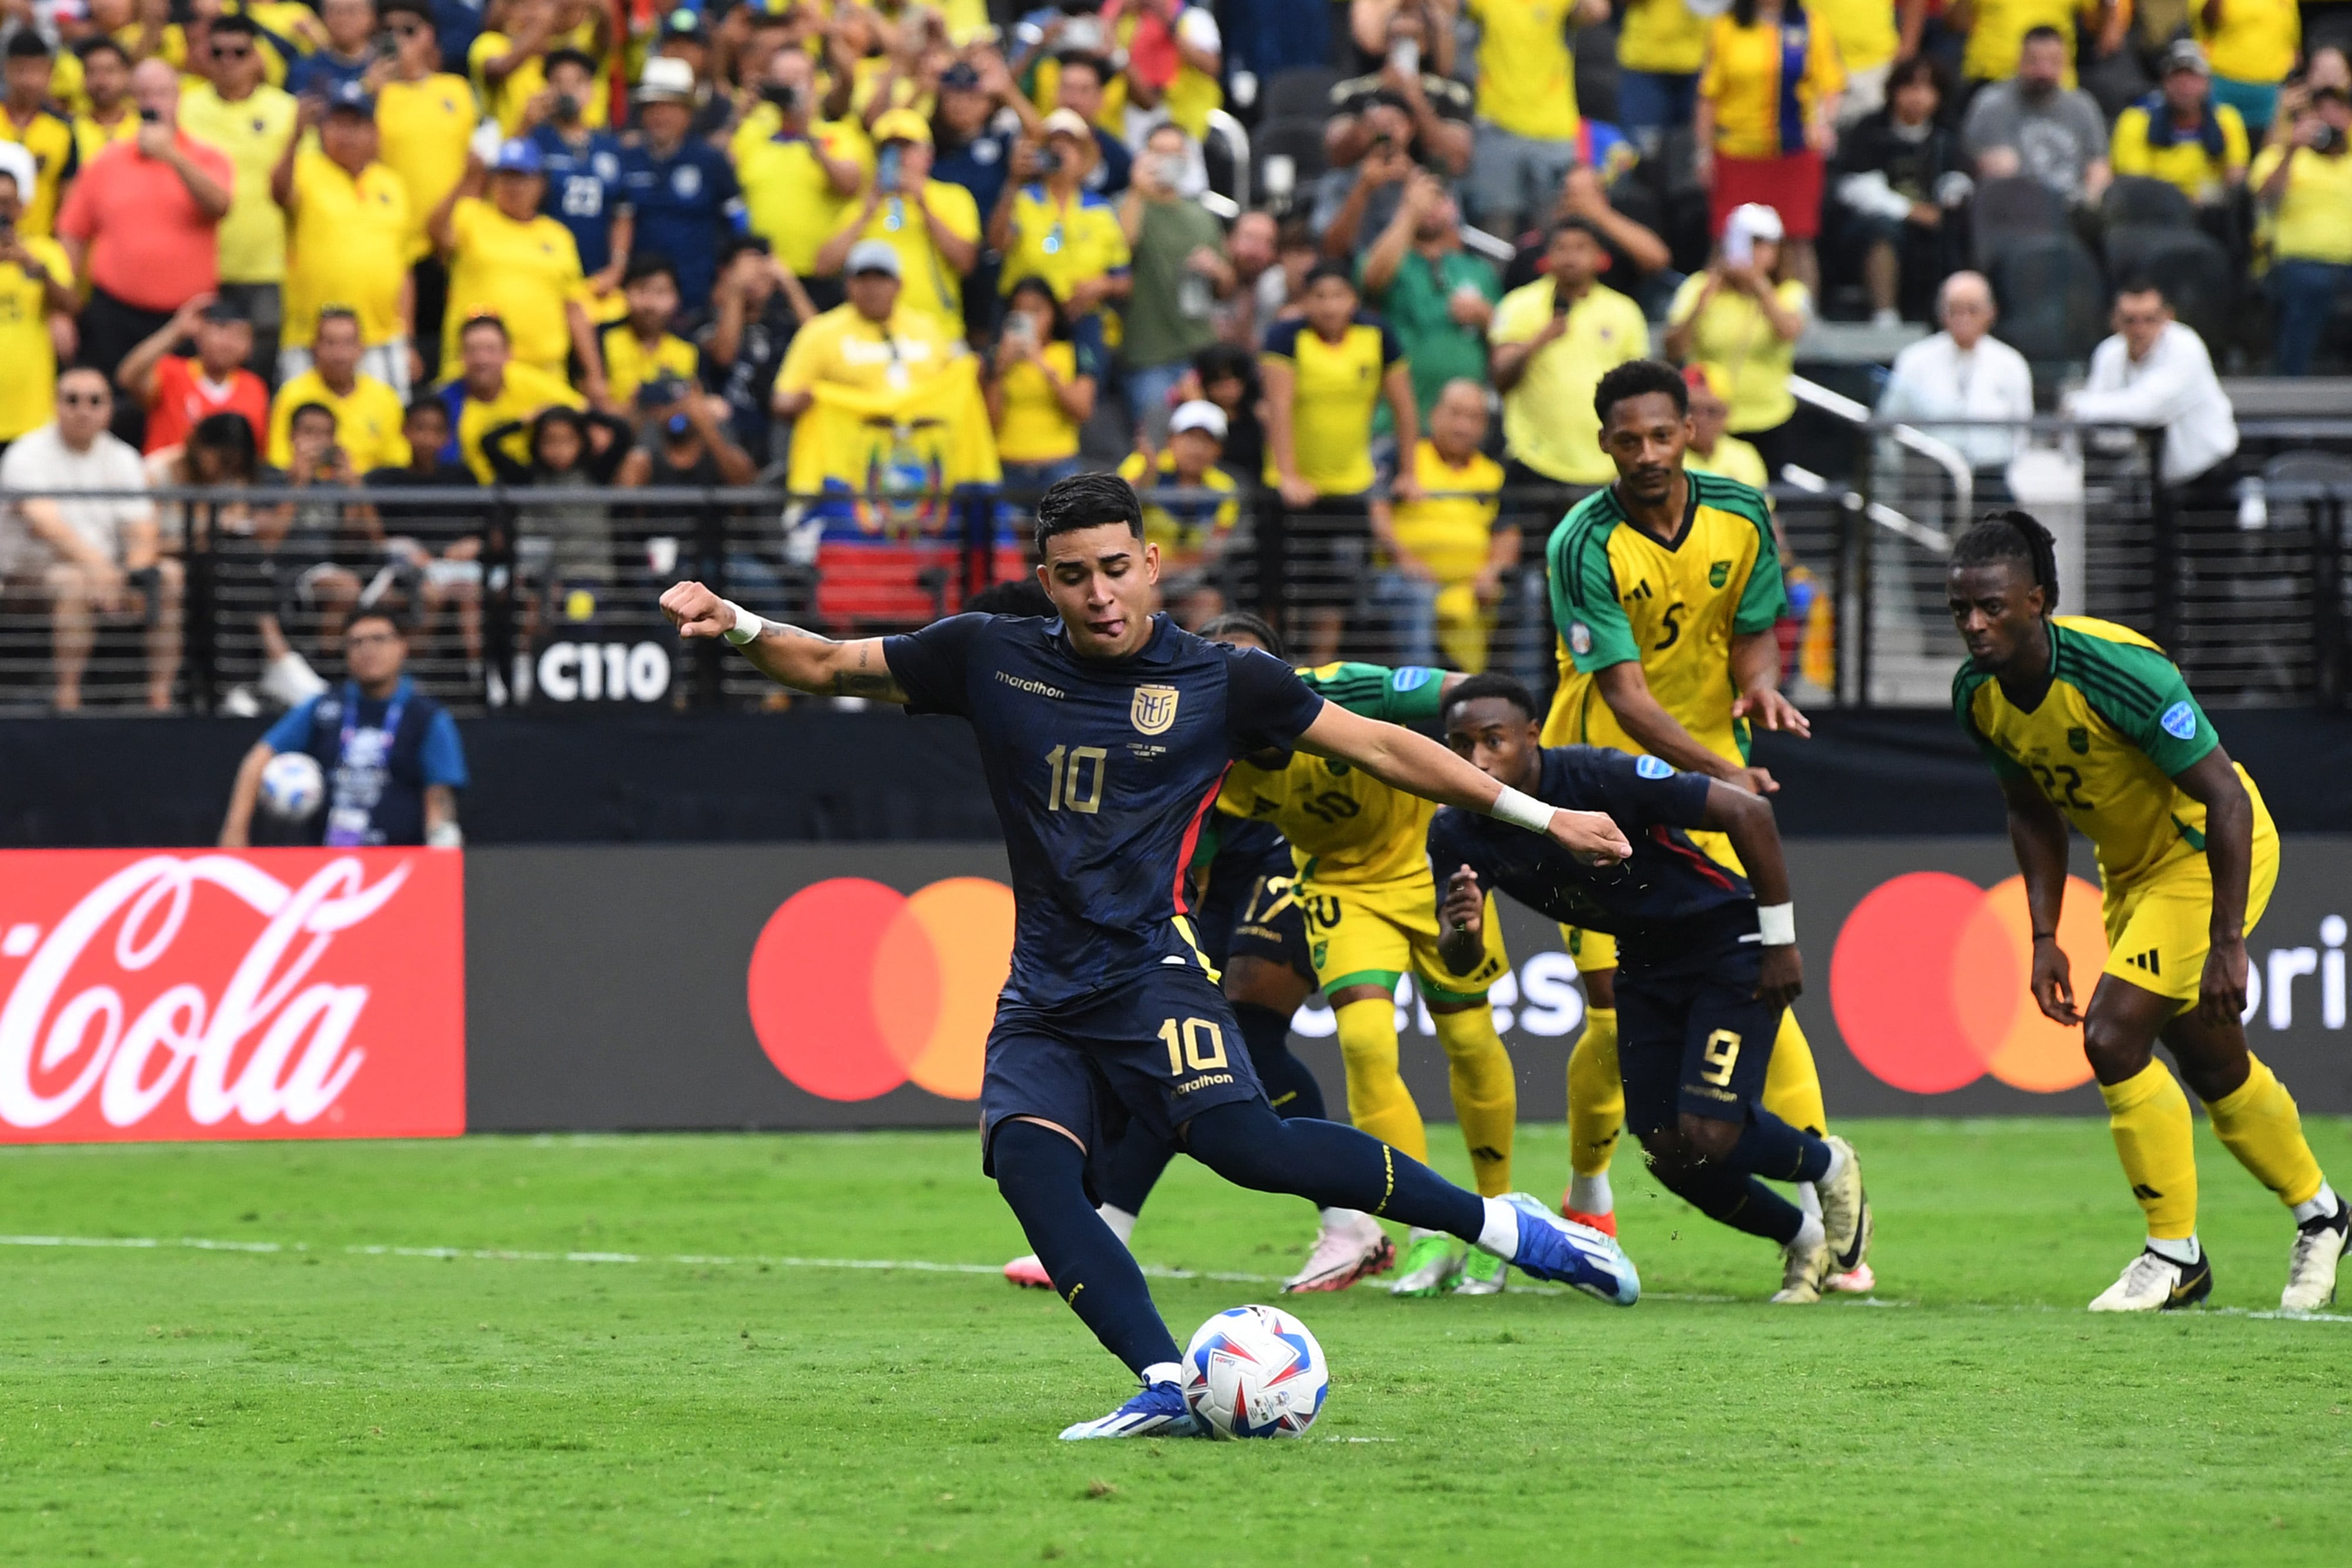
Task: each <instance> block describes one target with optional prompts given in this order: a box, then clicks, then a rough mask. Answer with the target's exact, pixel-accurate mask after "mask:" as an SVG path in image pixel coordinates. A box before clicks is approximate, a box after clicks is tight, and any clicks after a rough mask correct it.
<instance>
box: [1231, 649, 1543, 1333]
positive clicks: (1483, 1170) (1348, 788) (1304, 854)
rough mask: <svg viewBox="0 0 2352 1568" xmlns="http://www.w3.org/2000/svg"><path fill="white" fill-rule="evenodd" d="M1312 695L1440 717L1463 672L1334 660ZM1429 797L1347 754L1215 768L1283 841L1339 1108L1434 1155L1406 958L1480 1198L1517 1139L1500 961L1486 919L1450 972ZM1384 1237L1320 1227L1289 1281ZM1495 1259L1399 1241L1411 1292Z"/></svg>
mask: <svg viewBox="0 0 2352 1568" xmlns="http://www.w3.org/2000/svg"><path fill="white" fill-rule="evenodd" d="M1298 674H1299V678H1300V679H1302V680H1304V681H1305V682H1306V683H1307V686H1308V687H1309V688H1310V689H1312V690H1313V691H1315V692H1316V693H1317V694H1318V695H1321V696H1323V697H1326V698H1328V699H1329V700H1330V701H1332V702H1335V703H1338V704H1339V705H1340V706H1343V707H1346V708H1348V709H1349V711H1351V712H1354V713H1357V714H1360V715H1363V716H1367V717H1370V718H1378V719H1385V720H1387V721H1389V722H1391V723H1394V724H1408V723H1417V722H1422V721H1434V720H1435V719H1436V718H1437V716H1438V707H1439V703H1440V701H1441V700H1442V695H1443V694H1444V692H1445V691H1446V690H1447V689H1449V688H1450V687H1452V686H1454V685H1459V684H1460V683H1461V682H1462V681H1464V680H1465V679H1467V677H1466V676H1464V675H1460V674H1445V673H1444V672H1441V671H1438V670H1433V669H1427V668H1423V667H1420V666H1407V667H1405V668H1402V669H1393V670H1392V669H1389V668H1387V667H1385V666H1382V665H1380V664H1324V665H1321V666H1319V667H1318V668H1315V669H1310V670H1301V671H1299V672H1298ZM1436 809H1437V808H1436V807H1435V806H1434V805H1433V804H1431V803H1430V802H1429V801H1428V800H1424V799H1423V798H1422V797H1421V796H1419V795H1414V794H1410V793H1407V792H1405V791H1402V790H1399V789H1391V787H1390V786H1389V785H1387V784H1385V783H1382V782H1381V780H1380V779H1376V778H1374V777H1372V776H1371V775H1370V774H1368V773H1365V772H1362V771H1360V769H1358V768H1354V767H1352V766H1351V765H1350V764H1349V763H1348V762H1346V761H1344V760H1340V759H1335V758H1325V757H1317V756H1313V755H1310V754H1307V753H1303V752H1302V753H1298V754H1296V755H1293V754H1290V753H1287V752H1280V751H1277V752H1274V753H1271V754H1268V755H1262V756H1256V757H1249V758H1244V759H1243V760H1242V761H1240V762H1238V763H1236V764H1235V765H1234V769H1233V771H1232V772H1231V773H1229V774H1227V775H1226V776H1225V786H1224V789H1223V791H1222V792H1221V793H1220V794H1219V795H1218V797H1217V810H1218V812H1219V814H1221V815H1231V816H1234V817H1239V818H1244V819H1246V820H1248V821H1271V822H1272V823H1273V824H1274V825H1275V826H1276V827H1277V828H1279V829H1280V830H1281V831H1282V836H1283V837H1284V838H1285V839H1286V840H1287V841H1289V844H1290V850H1291V854H1292V856H1293V857H1294V859H1295V860H1296V862H1297V881H1296V883H1294V884H1293V886H1292V896H1293V898H1294V899H1295V900H1296V902H1297V904H1298V905H1299V907H1300V909H1301V911H1302V912H1303V913H1304V915H1305V917H1306V924H1307V943H1308V954H1309V956H1310V957H1311V958H1312V960H1313V963H1314V967H1315V975H1316V978H1317V981H1318V984H1319V985H1320V986H1321V988H1322V990H1323V995H1324V997H1325V998H1326V999H1327V1000H1328V1002H1329V1003H1330V1005H1331V1010H1332V1013H1333V1016H1334V1019H1335V1021H1336V1023H1337V1027H1338V1032H1339V1055H1340V1060H1341V1061H1342V1062H1343V1063H1344V1064H1345V1066H1346V1069H1347V1075H1348V1119H1349V1121H1351V1122H1353V1123H1354V1124H1356V1125H1357V1126H1358V1127H1360V1128H1361V1129H1362V1130H1363V1131H1365V1132H1367V1133H1370V1134H1372V1135H1373V1136H1374V1137H1376V1138H1378V1139H1380V1140H1381V1142H1383V1143H1385V1144H1388V1145H1391V1146H1392V1147H1395V1148H1397V1149H1401V1150H1402V1151H1403V1152H1404V1153H1406V1154H1408V1155H1412V1157H1413V1158H1414V1159H1416V1160H1426V1159H1428V1157H1429V1134H1428V1130H1427V1128H1426V1127H1425V1126H1424V1125H1423V1123H1422V1119H1421V1109H1420V1107H1419V1106H1417V1105H1415V1104H1414V1103H1413V1099H1412V1092H1411V1091H1410V1090H1408V1089H1407V1088H1406V1087H1405V1082H1404V1078H1403V1075H1402V1073H1401V1072H1399V1071H1398V1070H1397V1059H1398V1040H1397V1024H1396V988H1397V981H1398V980H1399V979H1400V978H1401V977H1402V976H1403V975H1404V974H1405V973H1406V972H1407V971H1408V970H1410V971H1411V972H1412V976H1413V979H1414V982H1415V985H1416V987H1417V988H1418V992H1419V997H1420V1002H1421V1005H1422V1006H1423V1007H1424V1008H1426V1009H1428V1012H1429V1016H1430V1021H1431V1023H1432V1025H1433V1027H1434V1028H1435V1030H1436V1031H1437V1039H1438V1043H1439V1044H1440V1045H1442V1046H1443V1047H1444V1051H1445V1061H1446V1074H1447V1080H1448V1087H1449V1088H1450V1090H1451V1091H1452V1095H1453V1101H1454V1119H1455V1120H1456V1121H1457V1122H1458V1123H1459V1124H1461V1128H1462V1141H1463V1143H1464V1144H1465V1145H1466V1146H1467V1147H1468V1149H1469V1152H1470V1168H1471V1172H1472V1178H1473V1182H1474V1184H1475V1186H1476V1187H1477V1189H1478V1191H1479V1192H1480V1194H1482V1195H1483V1196H1486V1197H1499V1196H1500V1195H1502V1194H1504V1193H1506V1192H1508V1191H1509V1190H1510V1187H1511V1142H1512V1134H1513V1132H1514V1130H1515V1128H1516V1127H1517V1122H1518V1109H1519V1095H1518V1082H1517V1076H1516V1074H1515V1073H1514V1072H1513V1071H1512V1068H1511V1058H1510V1053H1509V1052H1508V1051H1506V1050H1504V1048H1503V1040H1502V1037H1501V1036H1500V1035H1499V1034H1497V1033H1496V1030H1495V1019H1494V1013H1493V1011H1492V1009H1489V1008H1488V1006H1487V1003H1486V988H1487V987H1489V986H1490V985H1492V984H1493V983H1494V982H1495V981H1496V979H1497V978H1499V977H1501V976H1503V975H1504V974H1505V973H1507V972H1508V970H1509V968H1510V960H1509V958H1508V957H1507V955H1506V954H1505V953H1504V950H1503V943H1502V930H1501V926H1500V925H1499V923H1496V924H1492V925H1488V927H1487V931H1488V941H1487V946H1486V957H1485V960H1484V961H1483V962H1482V963H1480V964H1479V965H1478V966H1477V967H1476V968H1475V971H1474V972H1470V973H1466V974H1462V975H1455V974H1454V973H1452V972H1451V971H1449V970H1447V969H1446V968H1445V967H1444V965H1443V964H1442V963H1441V962H1440V961H1439V959H1438V956H1437V937H1438V926H1437V919H1436V908H1435V904H1436V886H1435V884H1434V883H1432V882H1431V881H1430V877H1429V855H1428V851H1427V841H1428V836H1429V819H1430V816H1431V814H1432V813H1433V812H1434V811H1435V810H1436ZM1391 1250H1392V1249H1391V1245H1390V1243H1389V1240H1388V1238H1387V1236H1386V1235H1385V1234H1384V1233H1383V1232H1382V1231H1381V1228H1380V1227H1379V1226H1378V1225H1377V1224H1375V1223H1372V1222H1371V1221H1370V1220H1369V1219H1367V1220H1366V1221H1365V1222H1364V1223H1363V1224H1362V1226H1361V1227H1360V1228H1358V1229H1356V1230H1354V1231H1352V1232H1351V1231H1348V1230H1340V1229H1334V1228H1328V1227H1327V1228H1325V1230H1324V1232H1323V1234H1322V1236H1321V1237H1320V1238H1319V1239H1318V1241H1317V1243H1316V1248H1315V1251H1314V1253H1313V1255H1312V1256H1310V1257H1309V1258H1308V1259H1307V1267H1306V1268H1305V1269H1303V1270H1300V1272H1299V1273H1298V1275H1297V1277H1296V1278H1294V1279H1293V1280H1292V1281H1290V1282H1289V1284H1288V1285H1286V1287H1285V1289H1286V1290H1291V1291H1339V1290H1345V1289H1346V1288H1347V1287H1348V1286H1349V1285H1351V1284H1353V1283H1354V1282H1355V1281H1358V1280H1360V1279H1361V1278H1363V1277H1364V1276H1365V1275H1366V1274H1367V1273H1368V1272H1370V1271H1372V1270H1373V1269H1374V1268H1375V1266H1376V1265H1379V1264H1382V1263H1385V1261H1386V1259H1387V1254H1389V1253H1390V1252H1391ZM1503 1272H1504V1270H1503V1266H1502V1261H1501V1260H1499V1259H1496V1258H1490V1257H1487V1256H1486V1255H1485V1254H1482V1253H1475V1252H1470V1253H1466V1254H1465V1249H1463V1248H1461V1247H1460V1246H1459V1245H1458V1244H1457V1243H1456V1242H1455V1240H1454V1238H1453V1237H1451V1236H1449V1235H1447V1234H1445V1233H1444V1231H1442V1230H1436V1229H1433V1228H1421V1229H1416V1230H1414V1231H1413V1232H1412V1235H1411V1236H1410V1237H1409V1238H1408V1239H1407V1240H1406V1243H1405V1255H1404V1265H1403V1272H1402V1274H1401V1275H1400V1276H1399V1277H1398V1279H1397V1282H1396V1284H1395V1285H1394V1286H1393V1287H1392V1288H1393V1289H1394V1291H1396V1293H1397V1294H1399V1295H1405V1296H1437V1295H1444V1294H1446V1293H1447V1292H1449V1291H1456V1292H1458V1293H1461V1294H1464V1295H1472V1296H1486V1295H1494V1294H1496V1293H1497V1292H1498V1291H1501V1290H1502V1289H1503Z"/></svg>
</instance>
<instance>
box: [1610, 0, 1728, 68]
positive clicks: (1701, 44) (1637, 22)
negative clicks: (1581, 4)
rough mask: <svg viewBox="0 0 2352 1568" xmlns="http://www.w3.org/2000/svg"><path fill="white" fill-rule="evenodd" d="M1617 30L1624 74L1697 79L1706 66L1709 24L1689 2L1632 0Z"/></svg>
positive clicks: (1618, 23)
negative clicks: (1642, 73) (1707, 27)
mask: <svg viewBox="0 0 2352 1568" xmlns="http://www.w3.org/2000/svg"><path fill="white" fill-rule="evenodd" d="M1617 29H1618V30H1617V65H1618V68H1619V69H1621V70H1629V71H1654V72H1656V73H1658V74H1659V75H1662V76H1696V75H1697V74H1698V69H1699V68H1700V67H1701V66H1703V65H1705V64H1706V22H1705V21H1704V20H1702V19H1701V18H1700V16H1699V15H1698V13H1697V12H1696V11H1693V10H1692V9H1691V8H1690V6H1689V5H1688V4H1687V3H1686V0H1632V4H1630V5H1627V6H1626V7H1625V8H1624V9H1623V10H1622V11H1621V12H1620V13H1618V22H1617Z"/></svg>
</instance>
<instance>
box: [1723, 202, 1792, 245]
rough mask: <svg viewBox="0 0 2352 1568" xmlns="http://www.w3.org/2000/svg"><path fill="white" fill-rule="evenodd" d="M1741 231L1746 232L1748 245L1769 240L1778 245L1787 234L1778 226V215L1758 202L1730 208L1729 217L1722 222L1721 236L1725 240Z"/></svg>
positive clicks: (1744, 203)
mask: <svg viewBox="0 0 2352 1568" xmlns="http://www.w3.org/2000/svg"><path fill="white" fill-rule="evenodd" d="M1742 229H1745V230H1746V231H1747V233H1748V244H1750V245H1753V244H1755V243H1756V242H1757V241H1758V240H1769V241H1770V242H1771V243H1773V244H1774V245H1778V244H1780V239H1781V236H1782V235H1784V234H1785V233H1786V232H1787V231H1786V230H1784V229H1783V228H1782V227H1781V226H1780V214H1779V213H1777V212H1775V211H1773V210H1772V209H1771V208H1770V207H1768V206H1766V205H1764V204H1762V203H1760V202H1743V203H1741V204H1739V205H1738V206H1736V207H1734V208H1732V209H1731V215H1730V216H1729V217H1727V218H1726V219H1724V220H1723V236H1724V238H1726V239H1729V238H1730V237H1731V235H1733V234H1734V233H1735V232H1737V231H1738V230H1742Z"/></svg>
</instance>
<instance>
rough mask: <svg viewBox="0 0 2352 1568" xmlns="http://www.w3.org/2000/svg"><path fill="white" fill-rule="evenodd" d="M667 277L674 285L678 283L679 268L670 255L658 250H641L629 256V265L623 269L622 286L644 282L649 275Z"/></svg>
mask: <svg viewBox="0 0 2352 1568" xmlns="http://www.w3.org/2000/svg"><path fill="white" fill-rule="evenodd" d="M648 277H667V278H668V279H669V280H670V283H671V285H672V286H673V287H675V286H676V284H677V267H676V266H674V265H673V264H672V263H671V261H670V259H669V257H667V256H664V255H663V254H662V253H661V252H659V251H657V250H641V251H638V252H636V253H635V254H634V255H632V256H630V257H629V265H628V266H627V267H624V268H622V270H621V287H624V288H626V287H628V286H629V285H631V284H632V283H643V282H644V281H645V280H646V278H648Z"/></svg>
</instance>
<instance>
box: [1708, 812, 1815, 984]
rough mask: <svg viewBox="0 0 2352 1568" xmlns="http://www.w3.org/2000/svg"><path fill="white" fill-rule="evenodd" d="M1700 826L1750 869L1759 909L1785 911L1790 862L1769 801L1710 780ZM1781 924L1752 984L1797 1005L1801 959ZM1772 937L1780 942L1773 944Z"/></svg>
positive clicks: (1791, 935)
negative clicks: (1721, 840) (1725, 840)
mask: <svg viewBox="0 0 2352 1568" xmlns="http://www.w3.org/2000/svg"><path fill="white" fill-rule="evenodd" d="M1699 825H1700V826H1701V827H1704V828H1711V829H1713V830H1715V831H1717V832H1719V833H1721V834H1723V835H1724V836H1725V837H1727V838H1728V839H1729V840H1730V841H1731V847H1732V849H1733V850H1734V851H1736V852H1738V855H1739V863H1740V864H1741V865H1743V866H1745V867H1747V868H1748V886H1749V887H1750V888H1751V889H1753V890H1754V891H1755V894H1756V902H1757V904H1758V905H1759V907H1760V908H1764V909H1773V908H1780V909H1783V910H1786V909H1787V908H1788V906H1789V862H1788V859H1787V857H1786V856H1784V855H1783V854H1782V853H1781V851H1780V825H1779V824H1778V823H1777V822H1775V821H1773V820H1772V806H1771V803H1770V802H1769V801H1768V800H1765V799H1764V797H1762V796H1761V795H1751V794H1749V793H1748V791H1747V790H1745V789H1740V788H1738V786H1737V785H1732V784H1726V783H1724V782H1723V781H1722V780H1720V779H1710V780H1708V781H1707V786H1706V812H1705V814H1704V815H1702V816H1701V817H1700V819H1699ZM1784 924H1786V925H1788V926H1789V929H1788V930H1786V931H1785V932H1781V931H1776V932H1774V933H1773V934H1772V935H1771V936H1766V937H1765V939H1764V971H1763V973H1762V974H1761V975H1760V976H1759V977H1758V981H1757V986H1756V994H1757V995H1758V996H1759V997H1760V998H1763V999H1764V1000H1765V1001H1767V1002H1769V1003H1770V1004H1771V1005H1773V1006H1774V1007H1781V1008H1785V1007H1787V1006H1788V1005H1789V1004H1790V1003H1791V1002H1793V1001H1795V1000H1796V999H1797V998H1798V997H1800V996H1801V995H1802V994H1803V992H1804V989H1805V966H1804V959H1803V958H1802V956H1800V955H1799V953H1798V952H1797V940H1796V931H1795V927H1794V923H1793V921H1786V922H1784ZM1774 936H1780V937H1783V938H1784V940H1780V941H1775V940H1774V939H1773V937H1774Z"/></svg>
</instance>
